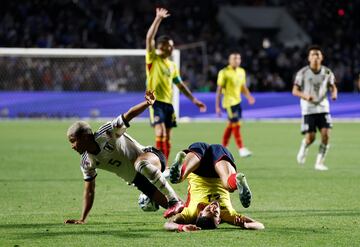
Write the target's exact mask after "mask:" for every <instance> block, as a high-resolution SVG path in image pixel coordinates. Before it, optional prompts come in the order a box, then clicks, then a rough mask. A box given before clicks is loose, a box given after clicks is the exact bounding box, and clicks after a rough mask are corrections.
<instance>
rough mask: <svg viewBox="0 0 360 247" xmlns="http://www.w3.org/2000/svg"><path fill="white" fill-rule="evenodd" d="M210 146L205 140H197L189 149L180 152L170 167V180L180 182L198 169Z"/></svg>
mask: <svg viewBox="0 0 360 247" xmlns="http://www.w3.org/2000/svg"><path fill="white" fill-rule="evenodd" d="M208 147H209V144H207V143H205V142H195V143H192V144H191V145H190V146H189V148H188V149H186V150H184V151H180V152H178V153H177V154H176V157H175V160H174V163H173V164H172V165H171V168H170V181H171V182H172V183H180V182H182V181H183V180H184V179H186V178H187V176H188V175H189V174H190V173H191V172H193V171H195V170H197V169H198V168H199V166H200V161H201V159H202V157H203V156H204V155H205V152H206V150H207V149H208Z"/></svg>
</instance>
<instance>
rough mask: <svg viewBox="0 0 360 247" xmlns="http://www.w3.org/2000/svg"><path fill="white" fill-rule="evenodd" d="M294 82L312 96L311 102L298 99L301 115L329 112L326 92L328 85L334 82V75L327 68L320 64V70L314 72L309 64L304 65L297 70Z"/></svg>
mask: <svg viewBox="0 0 360 247" xmlns="http://www.w3.org/2000/svg"><path fill="white" fill-rule="evenodd" d="M294 84H295V85H298V86H299V87H300V90H301V91H302V92H304V93H306V94H308V95H310V96H312V97H313V102H309V101H307V100H304V99H301V100H300V105H301V114H302V115H308V114H315V113H329V112H330V107H329V100H328V98H327V93H328V90H329V86H330V85H334V84H335V76H334V74H333V72H332V71H331V70H330V69H329V68H327V67H326V66H321V69H320V71H319V72H318V73H314V72H313V71H312V70H311V69H310V67H309V66H305V67H303V68H302V69H300V70H299V71H298V72H297V74H296V77H295V82H294Z"/></svg>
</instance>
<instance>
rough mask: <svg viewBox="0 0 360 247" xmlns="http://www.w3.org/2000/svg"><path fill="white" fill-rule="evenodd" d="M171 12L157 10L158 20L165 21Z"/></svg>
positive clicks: (161, 9) (162, 9)
mask: <svg viewBox="0 0 360 247" xmlns="http://www.w3.org/2000/svg"><path fill="white" fill-rule="evenodd" d="M169 16H170V14H169V11H168V10H167V9H164V8H156V18H160V19H164V18H166V17H169Z"/></svg>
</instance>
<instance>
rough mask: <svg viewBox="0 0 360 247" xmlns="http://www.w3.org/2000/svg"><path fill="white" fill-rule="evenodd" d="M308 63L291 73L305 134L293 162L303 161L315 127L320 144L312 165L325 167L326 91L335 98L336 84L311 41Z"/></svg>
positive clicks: (329, 117) (318, 49)
mask: <svg viewBox="0 0 360 247" xmlns="http://www.w3.org/2000/svg"><path fill="white" fill-rule="evenodd" d="M308 61H309V65H308V66H305V67H303V68H302V69H300V70H299V71H298V72H297V74H296V77H295V82H294V86H293V90H292V94H293V95H294V96H297V97H299V98H300V99H301V100H300V105H301V115H302V124H301V131H302V133H303V134H305V138H304V139H303V140H302V142H301V146H300V150H299V152H298V155H297V162H298V163H299V164H301V165H302V164H304V163H305V159H306V155H307V152H308V148H309V146H310V145H311V144H312V143H313V142H314V140H315V135H316V130H317V129H318V130H319V131H320V134H321V144H320V147H319V153H318V155H317V158H316V163H315V169H316V170H319V171H326V170H328V167H327V166H326V165H325V164H324V161H325V156H326V153H327V151H328V149H329V135H330V129H331V128H332V121H331V116H330V107H329V100H328V98H327V94H328V91H329V90H330V92H331V99H332V100H336V99H337V88H336V85H335V76H334V74H333V72H332V71H331V70H330V69H329V68H327V67H326V66H324V65H322V61H323V54H322V51H321V49H320V47H319V46H316V45H313V46H311V47H310V48H309V49H308Z"/></svg>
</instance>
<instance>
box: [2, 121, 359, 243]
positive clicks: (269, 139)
mask: <svg viewBox="0 0 360 247" xmlns="http://www.w3.org/2000/svg"><path fill="white" fill-rule="evenodd" d="M69 124H70V122H69V121H1V122H0V133H1V137H0V168H1V169H0V209H1V211H0V246H178V247H187V246H192V247H193V246H360V192H359V189H360V169H359V168H360V167H359V165H360V161H359V160H360V156H359V143H360V141H359V140H360V131H359V123H335V125H334V129H333V131H332V135H331V140H330V142H331V148H330V151H329V154H328V157H327V162H326V164H327V165H328V166H329V168H330V170H329V171H327V172H317V171H315V170H314V162H315V156H316V153H317V150H318V142H317V143H315V145H313V146H312V147H311V148H310V152H309V156H308V160H307V162H306V164H305V166H304V167H300V166H299V165H297V164H296V162H295V156H296V153H297V150H298V148H299V145H300V140H301V135H300V133H299V123H280V122H278V123H276V122H275V123H269V122H245V123H244V124H243V128H242V132H243V136H244V141H245V144H246V146H247V147H248V148H249V149H250V150H252V151H253V153H254V156H253V157H251V158H247V159H241V158H239V157H238V155H237V151H236V149H235V144H234V142H233V141H232V142H231V143H230V150H231V151H232V152H233V154H234V157H235V158H236V161H237V166H238V170H240V171H243V172H244V173H245V174H246V175H247V178H248V182H249V184H250V186H251V189H252V191H253V195H254V197H253V201H252V205H251V207H250V208H248V209H243V208H242V207H241V204H240V202H239V200H238V197H237V194H235V193H234V194H232V200H233V205H234V207H235V209H237V210H238V211H239V212H242V213H244V214H246V215H249V216H251V217H253V218H254V219H257V220H259V221H261V222H263V223H264V224H265V227H266V229H265V230H264V231H245V230H240V229H238V228H235V227H233V226H230V225H227V224H222V225H221V226H220V228H219V229H217V230H211V231H199V232H193V233H176V232H167V231H165V230H163V228H162V227H163V224H164V222H165V220H164V219H163V218H162V213H163V210H162V209H160V210H159V211H158V212H152V213H145V212H142V211H141V210H140V209H139V207H138V204H137V199H138V195H139V192H138V191H137V190H136V189H135V188H133V187H131V186H128V185H126V184H125V183H124V182H123V181H122V180H121V179H120V178H118V177H116V176H115V175H113V174H109V173H108V172H106V171H101V170H99V171H98V174H99V175H98V177H97V179H96V183H97V186H96V195H95V203H94V206H93V209H92V211H91V213H90V217H89V218H88V223H87V224H86V225H64V224H63V221H64V219H66V218H78V217H79V216H80V213H81V207H82V192H83V180H82V175H81V172H80V169H79V156H78V154H77V153H75V152H73V151H72V150H71V149H70V145H69V144H68V143H67V140H66V137H65V132H66V129H67V127H68V126H69ZM91 124H92V126H93V127H94V128H95V127H98V126H100V124H101V123H98V122H92V123H91ZM224 126H225V123H216V122H214V123H198V122H196V123H180V124H179V127H178V128H176V129H174V132H173V139H172V140H173V141H172V152H171V158H173V157H174V156H175V153H176V151H178V150H180V149H183V148H185V147H187V145H188V144H190V143H191V142H195V141H206V142H209V143H219V142H221V136H222V132H223V128H224ZM128 133H129V134H130V135H132V136H133V137H134V138H135V139H137V140H138V141H139V142H140V143H141V144H144V145H152V144H153V142H154V137H153V130H152V129H151V128H150V127H149V126H148V124H147V123H133V124H132V126H131V128H130V129H129V130H128ZM317 137H318V136H317ZM174 188H175V189H176V191H177V192H178V193H179V195H181V196H182V197H183V198H185V195H186V194H185V193H186V183H183V184H180V185H176V186H174Z"/></svg>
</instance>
